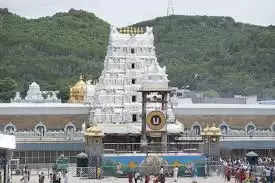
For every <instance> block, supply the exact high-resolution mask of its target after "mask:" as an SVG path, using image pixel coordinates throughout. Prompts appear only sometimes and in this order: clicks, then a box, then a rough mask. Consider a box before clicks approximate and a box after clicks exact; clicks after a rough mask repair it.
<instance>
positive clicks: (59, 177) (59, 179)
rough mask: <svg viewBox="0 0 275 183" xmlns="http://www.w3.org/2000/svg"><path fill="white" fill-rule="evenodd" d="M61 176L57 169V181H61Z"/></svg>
mask: <svg viewBox="0 0 275 183" xmlns="http://www.w3.org/2000/svg"><path fill="white" fill-rule="evenodd" d="M61 177H62V173H61V172H60V171H59V172H58V173H57V181H58V183H61Z"/></svg>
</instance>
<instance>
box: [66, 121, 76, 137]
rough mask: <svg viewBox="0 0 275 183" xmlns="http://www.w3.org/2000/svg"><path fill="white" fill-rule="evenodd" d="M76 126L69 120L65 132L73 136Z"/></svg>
mask: <svg viewBox="0 0 275 183" xmlns="http://www.w3.org/2000/svg"><path fill="white" fill-rule="evenodd" d="M75 131H76V127H75V125H74V124H73V123H71V122H69V123H68V124H66V125H65V128H64V132H65V134H66V136H71V135H73V134H74V133H75Z"/></svg>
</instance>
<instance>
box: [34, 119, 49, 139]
mask: <svg viewBox="0 0 275 183" xmlns="http://www.w3.org/2000/svg"><path fill="white" fill-rule="evenodd" d="M34 131H35V133H36V135H38V136H41V137H43V136H45V135H46V131H47V128H46V126H45V125H44V124H43V123H42V122H39V123H38V124H36V125H35V127H34Z"/></svg>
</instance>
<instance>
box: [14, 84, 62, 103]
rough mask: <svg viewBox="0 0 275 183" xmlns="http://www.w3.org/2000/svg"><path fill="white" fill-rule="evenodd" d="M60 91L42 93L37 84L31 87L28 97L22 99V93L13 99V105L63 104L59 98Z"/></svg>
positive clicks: (18, 93) (17, 93)
mask: <svg viewBox="0 0 275 183" xmlns="http://www.w3.org/2000/svg"><path fill="white" fill-rule="evenodd" d="M58 93H59V91H40V86H39V85H38V84H37V83H36V82H32V83H31V84H30V85H29V89H28V91H27V95H26V97H25V98H24V99H22V98H21V95H20V92H16V95H15V97H14V98H13V99H11V103H61V99H58V98H57V94H58Z"/></svg>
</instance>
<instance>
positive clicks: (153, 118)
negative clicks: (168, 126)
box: [146, 111, 165, 130]
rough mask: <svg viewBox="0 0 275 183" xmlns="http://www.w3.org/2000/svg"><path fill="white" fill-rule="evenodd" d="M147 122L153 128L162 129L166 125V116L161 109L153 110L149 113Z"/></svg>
mask: <svg viewBox="0 0 275 183" xmlns="http://www.w3.org/2000/svg"><path fill="white" fill-rule="evenodd" d="M146 123H147V125H148V127H149V128H150V129H151V130H161V129H162V128H163V127H164V125H165V116H164V114H163V113H162V112H160V111H152V112H150V113H149V114H148V115H147V118H146Z"/></svg>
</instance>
